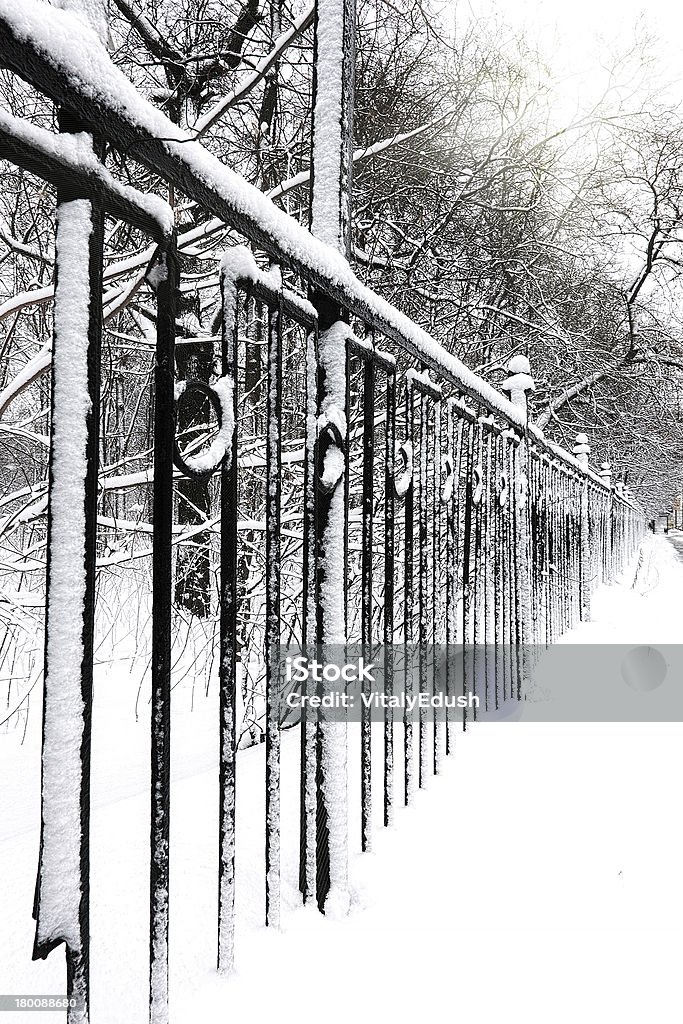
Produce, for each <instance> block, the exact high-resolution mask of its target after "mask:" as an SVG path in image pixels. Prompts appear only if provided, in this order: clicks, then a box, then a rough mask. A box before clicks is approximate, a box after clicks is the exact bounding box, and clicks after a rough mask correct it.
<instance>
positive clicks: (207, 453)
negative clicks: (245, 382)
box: [173, 377, 233, 480]
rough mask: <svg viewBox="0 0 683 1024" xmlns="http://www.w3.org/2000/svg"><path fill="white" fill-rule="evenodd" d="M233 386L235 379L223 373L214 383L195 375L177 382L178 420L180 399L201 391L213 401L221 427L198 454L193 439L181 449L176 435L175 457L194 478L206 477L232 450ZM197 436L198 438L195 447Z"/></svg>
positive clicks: (213, 409)
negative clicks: (193, 448) (194, 450)
mask: <svg viewBox="0 0 683 1024" xmlns="http://www.w3.org/2000/svg"><path fill="white" fill-rule="evenodd" d="M232 388H233V385H232V380H231V379H230V378H229V377H221V378H220V380H217V381H216V382H215V383H214V384H206V383H205V382H204V381H203V380H195V379H190V380H182V381H179V382H178V383H177V384H176V388H175V401H176V422H177V409H178V407H179V405H180V402H181V401H183V400H186V399H187V397H188V396H190V395H200V396H201V397H202V398H204V399H206V401H208V403H209V404H210V406H211V409H212V411H213V413H214V414H215V417H216V424H217V427H218V429H217V433H216V435H215V436H214V437H213V439H212V441H211V443H210V444H209V446H208V447H207V448H205V449H204V450H196V453H195V454H193V451H192V450H191V448H192V445H193V441H192V440H191V441H190V442H189V444H188V446H187V448H185V449H184V450H181V448H180V445H179V443H178V438H177V436H176V437H174V439H173V461H174V462H175V464H176V466H177V467H178V469H179V470H180V472H181V473H183V475H184V476H187V477H190V479H192V480H206V479H207V478H208V477H210V476H211V474H212V473H215V472H216V470H217V469H218V468H219V467H220V466H221V465H222V463H223V462H224V460H225V459H226V457H228V456H229V454H230V444H231V442H232V434H233V412H232ZM196 440H197V439H196V438H195V442H194V447H195V449H196V448H197V445H196ZM200 440H201V439H200Z"/></svg>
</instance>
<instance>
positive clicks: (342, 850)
mask: <svg viewBox="0 0 683 1024" xmlns="http://www.w3.org/2000/svg"><path fill="white" fill-rule="evenodd" d="M355 21H356V19H355V3H354V0H342V3H341V4H337V3H334V4H332V3H319V4H316V8H315V42H314V53H313V117H312V121H313V124H312V167H311V172H312V173H311V230H312V232H313V234H314V235H315V236H316V237H317V238H320V239H321V240H322V241H324V242H326V243H327V244H329V245H331V246H333V247H334V248H336V249H338V250H339V251H341V252H342V253H345V254H346V255H347V256H348V255H349V254H350V244H351V230H350V227H351V216H350V209H351V202H352V171H353V96H354V69H355ZM340 57H341V59H340ZM321 79H322V81H323V83H324V87H323V88H322V89H321V88H320V82H321ZM314 304H315V305H316V308H317V310H318V317H319V326H320V331H321V338H320V341H321V350H320V351H321V355H322V341H323V333H322V332H324V333H325V334H326V335H327V336H326V338H325V345H324V348H325V364H326V366H327V371H326V370H325V367H324V366H321V374H320V377H319V387H320V393H319V400H320V403H321V408H322V407H323V406H325V405H327V404H333V405H336V407H337V409H338V410H339V411H340V412H341V411H342V410H343V411H344V413H345V414H347V410H346V409H344V406H345V400H344V395H343V394H340V393H339V391H338V390H337V386H336V384H335V380H336V376H337V375H336V373H335V371H336V370H337V368H338V367H339V366H341V365H343V364H342V360H343V359H344V352H345V340H344V338H343V336H342V335H339V334H333V333H332V332H330V331H329V328H331V327H332V325H333V324H334V323H335V322H336V321H338V320H340V319H342V314H341V311H340V309H339V308H338V307H336V306H335V304H334V303H333V302H331V301H330V300H329V298H326V297H324V296H317V297H314ZM345 525H346V517H345V509H344V502H343V492H342V493H340V494H337V495H335V494H333V495H332V496H331V498H328V499H324V500H322V501H320V502H319V508H318V516H317V535H318V539H319V541H320V543H321V546H320V548H319V549H318V550H319V552H320V558H319V574H318V577H319V582H320V590H319V599H320V607H319V616H318V627H319V632H318V639H319V640H322V641H323V642H326V643H330V642H333V641H334V640H337V641H338V640H339V639H340V634H341V635H342V637H343V640H345V631H344V630H343V629H340V625H341V622H340V619H341V617H342V616H343V609H342V610H341V613H340V609H339V597H340V596H341V598H342V601H343V600H344V597H343V595H344V592H345V580H344V566H343V564H341V563H342V562H343V556H342V555H341V554H340V551H339V544H338V543H337V540H338V537H339V534H340V533H341V532H342V531H343V530H344V529H345ZM339 576H341V590H342V594H341V595H339V594H338V593H335V592H334V591H335V590H336V589H337V587H338V582H339V581H338V577H339ZM332 580H335V581H337V582H335V583H334V584H333V583H332V582H331V581H332ZM342 642H343V641H342ZM342 729H343V730H345V723H336V722H330V723H324V722H323V723H321V725H320V728H319V730H318V752H319V760H318V772H317V783H316V785H317V793H318V831H317V835H318V844H317V860H316V873H317V878H316V898H317V902H318V907H319V908H320V910H323V909H324V906H325V900H326V898H327V894H328V891H329V889H330V871H331V868H330V861H331V857H334V861H335V866H336V871H337V875H338V877H337V882H338V890H339V891H338V897H339V899H340V900H341V901H344V902H345V901H346V900H347V898H348V878H347V875H348V837H347V833H346V825H345V812H346V795H345V794H346V789H345V786H346V772H347V766H346V733H345V731H344V733H343V735H342V733H341V730H342ZM335 773H337V774H339V773H343V775H344V778H343V779H341V778H334V777H333V776H334V775H335ZM335 787H336V790H335ZM333 790H335V794H336V795H334V796H333ZM326 792H327V803H326V797H325V794H326ZM330 823H332V827H333V830H334V831H335V833H336V835H335V837H334V840H333V842H332V846H331V845H330V844H331V831H330ZM342 890H343V891H342Z"/></svg>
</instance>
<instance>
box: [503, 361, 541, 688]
mask: <svg viewBox="0 0 683 1024" xmlns="http://www.w3.org/2000/svg"><path fill="white" fill-rule="evenodd" d="M507 371H508V376H507V379H506V380H505V381H503V384H502V390H503V391H506V392H507V393H508V394H509V396H510V401H511V402H512V404H513V405H514V406H516V407H517V408H518V409H519V411H520V412H521V413H522V416H523V419H524V429H523V433H522V436H521V439H520V442H519V447H518V449H517V466H516V480H515V481H514V484H515V486H514V496H515V500H514V503H513V504H512V509H511V511H512V514H513V523H514V538H515V539H514V544H515V553H516V563H517V571H516V573H515V605H516V612H517V614H516V616H514V618H515V619H516V628H513V631H512V636H511V641H512V643H513V645H516V647H517V672H518V678H517V698H518V699H519V698H521V696H522V680H523V679H525V678H526V676H527V668H528V666H527V657H526V654H525V647H526V646H527V645H529V644H530V643H531V642H532V640H533V636H532V629H533V626H532V624H533V609H532V589H531V551H530V529H529V511H528V507H529V442H528V421H529V407H528V401H527V392H529V391H534V390H535V387H536V385H535V383H534V378H533V377H532V376H531V372H530V371H531V367H530V365H529V360H528V359H527V357H526V356H521V355H518V356H513V357H512V359H511V360H510V362H509V363H508V366H507Z"/></svg>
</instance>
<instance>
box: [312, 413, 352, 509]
mask: <svg viewBox="0 0 683 1024" xmlns="http://www.w3.org/2000/svg"><path fill="white" fill-rule="evenodd" d="M315 447H316V453H315V465H316V481H317V487H318V491H319V492H320V494H332V492H333V491H334V490H335V489H336V487H337V485H338V483H339V481H340V480H341V478H342V477H343V476H344V465H345V455H344V438H343V437H342V433H341V430H340V429H339V427H338V426H337V424H336V423H335V422H334V421H332V420H329V419H327V420H326V421H325V422H324V423H322V425H321V426H319V428H318V437H317V439H316V442H315Z"/></svg>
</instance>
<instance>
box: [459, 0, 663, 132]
mask: <svg viewBox="0 0 683 1024" xmlns="http://www.w3.org/2000/svg"><path fill="white" fill-rule="evenodd" d="M451 11H455V12H457V14H456V16H457V18H459V19H462V18H465V19H467V17H471V16H476V17H477V18H482V19H487V18H489V17H491V16H492V15H495V14H497V15H498V16H499V17H500V18H503V19H504V20H505V21H506V22H507V23H509V24H510V25H511V26H513V27H515V28H516V27H519V28H524V30H525V35H526V36H527V38H528V39H529V41H530V42H532V43H535V44H537V45H538V46H539V48H540V49H541V50H542V52H543V54H544V56H545V57H546V59H547V62H548V63H549V64H550V66H551V67H552V69H553V72H554V74H555V75H556V76H557V78H558V80H559V82H560V86H559V90H558V93H559V95H558V112H559V111H561V110H562V108H564V113H567V112H568V109H569V108H570V107H573V106H575V105H576V102H577V99H578V100H579V102H580V103H581V105H582V106H583V105H584V104H586V103H588V102H589V101H590V100H591V99H592V98H594V97H596V96H597V95H599V93H600V92H601V90H602V88H603V87H604V84H605V83H606V81H607V74H606V70H605V68H606V67H607V65H608V64H610V62H611V55H613V54H614V53H616V52H620V53H621V52H623V51H624V50H627V49H629V48H630V47H631V46H632V44H633V42H634V40H635V38H636V37H640V38H642V37H643V36H644V35H645V34H647V35H648V36H650V37H651V39H652V44H651V46H650V47H649V53H650V56H651V57H654V62H653V64H652V66H651V67H650V68H649V70H648V72H647V74H648V76H649V77H651V78H652V77H654V76H656V77H657V79H658V80H659V83H660V85H663V84H666V85H667V86H668V90H667V95H668V99H669V101H671V100H674V99H675V100H676V101H681V102H683V4H680V3H679V4H675V3H672V2H671V0H660V2H659V3H657V4H654V3H649V4H647V3H644V2H643V0H562V2H560V0H457V3H453V5H452V7H451Z"/></svg>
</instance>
